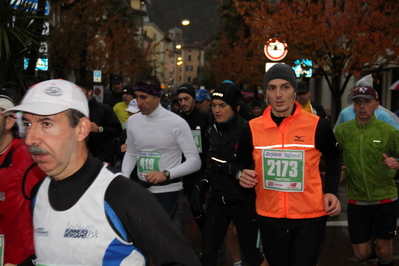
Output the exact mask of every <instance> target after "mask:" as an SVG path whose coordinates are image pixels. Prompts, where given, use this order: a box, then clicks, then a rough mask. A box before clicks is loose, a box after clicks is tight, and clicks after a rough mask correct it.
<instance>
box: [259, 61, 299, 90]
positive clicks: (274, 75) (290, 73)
mask: <svg viewBox="0 0 399 266" xmlns="http://www.w3.org/2000/svg"><path fill="white" fill-rule="evenodd" d="M273 79H284V80H286V81H288V82H289V83H290V84H291V86H292V87H293V88H294V90H295V92H297V90H298V86H297V83H296V75H295V72H294V70H293V69H292V68H291V67H290V66H289V65H286V64H275V65H273V66H272V67H271V68H270V69H269V70H268V71H267V72H266V73H265V77H264V79H263V87H264V88H265V89H266V88H267V85H268V84H269V82H270V81H271V80H273Z"/></svg>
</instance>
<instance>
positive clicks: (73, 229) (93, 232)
mask: <svg viewBox="0 0 399 266" xmlns="http://www.w3.org/2000/svg"><path fill="white" fill-rule="evenodd" d="M64 237H65V238H84V239H93V238H97V237H98V231H97V229H95V228H94V225H86V226H85V227H83V226H80V225H78V224H75V225H71V224H69V223H68V225H67V228H66V229H65V232H64Z"/></svg>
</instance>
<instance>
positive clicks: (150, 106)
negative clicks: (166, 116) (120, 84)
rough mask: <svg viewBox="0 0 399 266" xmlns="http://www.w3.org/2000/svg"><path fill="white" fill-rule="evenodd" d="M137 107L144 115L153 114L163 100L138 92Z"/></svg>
mask: <svg viewBox="0 0 399 266" xmlns="http://www.w3.org/2000/svg"><path fill="white" fill-rule="evenodd" d="M135 94H136V99H137V106H138V108H139V109H140V112H141V113H142V114H143V115H149V114H151V113H152V112H153V111H154V110H155V109H157V107H158V106H159V103H160V102H161V98H159V97H156V96H154V95H151V94H148V93H146V92H142V91H136V92H135Z"/></svg>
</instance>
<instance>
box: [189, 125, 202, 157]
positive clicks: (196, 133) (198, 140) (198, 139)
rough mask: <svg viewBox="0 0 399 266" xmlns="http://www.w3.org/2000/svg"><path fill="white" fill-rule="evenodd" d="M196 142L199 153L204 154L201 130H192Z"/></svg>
mask: <svg viewBox="0 0 399 266" xmlns="http://www.w3.org/2000/svg"><path fill="white" fill-rule="evenodd" d="M191 132H192V134H193V138H194V142H195V146H197V150H198V153H202V140H201V130H199V129H194V130H191Z"/></svg>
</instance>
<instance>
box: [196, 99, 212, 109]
mask: <svg viewBox="0 0 399 266" xmlns="http://www.w3.org/2000/svg"><path fill="white" fill-rule="evenodd" d="M195 106H197V108H198V109H201V110H204V111H206V112H208V111H209V108H211V100H210V99H205V100H203V101H201V102H198V101H197V102H195Z"/></svg>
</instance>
